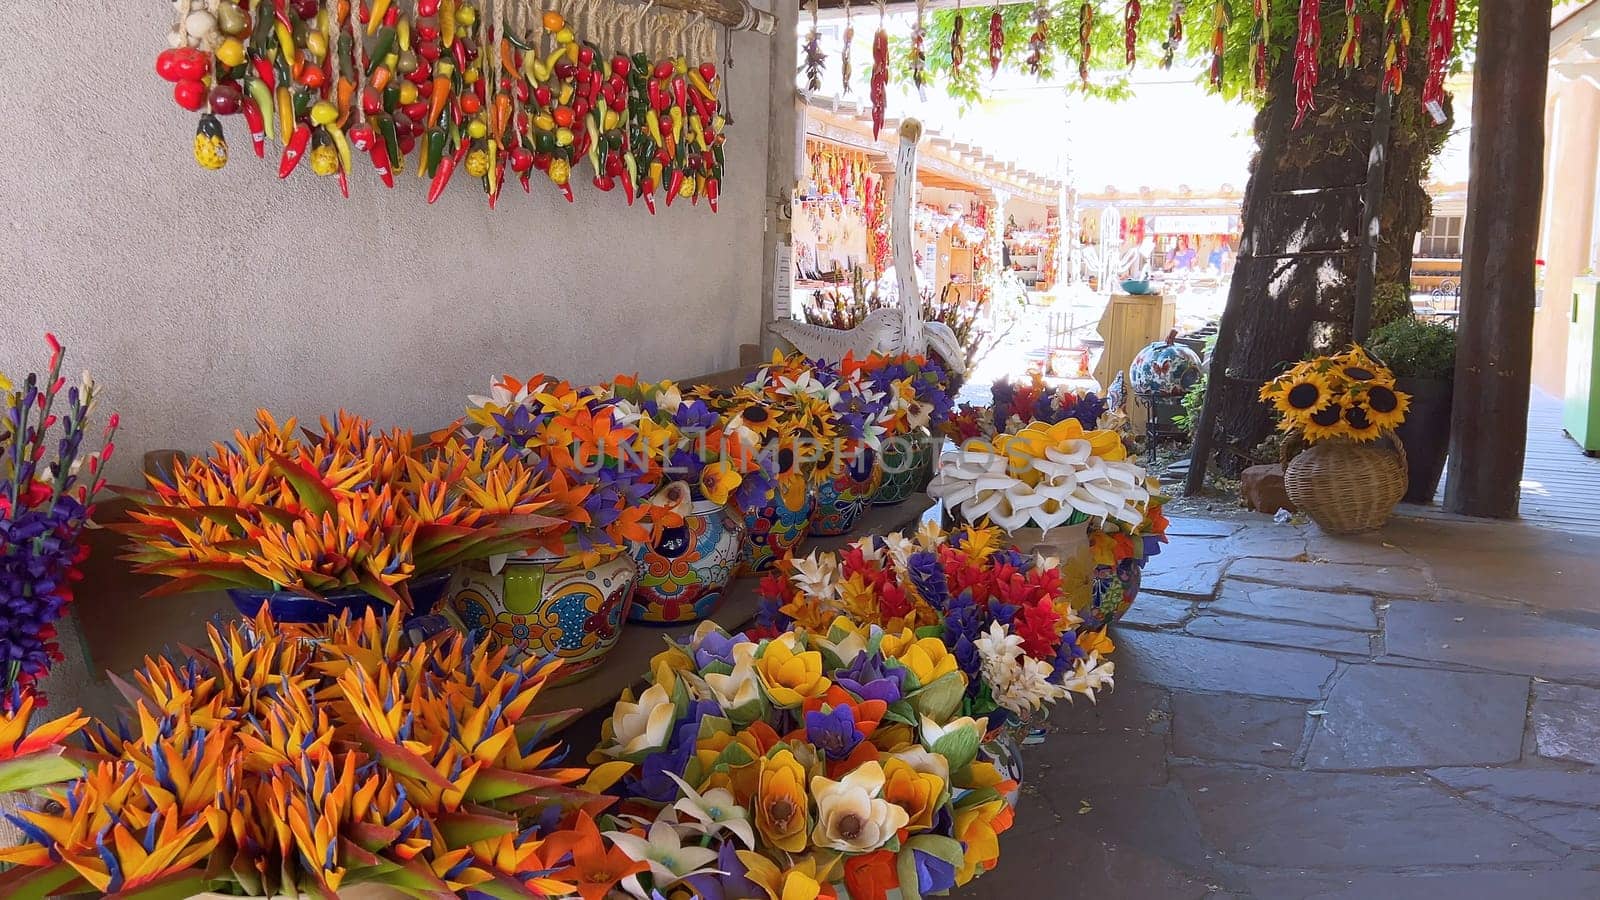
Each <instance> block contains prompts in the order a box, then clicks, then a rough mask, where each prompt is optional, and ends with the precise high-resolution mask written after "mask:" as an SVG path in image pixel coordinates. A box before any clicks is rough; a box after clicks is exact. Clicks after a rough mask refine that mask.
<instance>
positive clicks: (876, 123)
mask: <svg viewBox="0 0 1600 900" xmlns="http://www.w3.org/2000/svg"><path fill="white" fill-rule="evenodd" d="M995 15H999V13H995ZM868 95H869V96H870V97H871V99H872V139H873V140H877V139H878V132H880V131H882V130H883V117H884V114H885V113H886V112H887V111H888V106H889V33H888V32H887V31H884V30H883V28H882V26H879V28H878V31H877V33H876V34H874V35H873V36H872V84H871V86H870V88H869V89H868ZM708 121H709V120H708Z"/></svg>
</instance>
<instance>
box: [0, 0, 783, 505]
mask: <svg viewBox="0 0 1600 900" xmlns="http://www.w3.org/2000/svg"><path fill="white" fill-rule="evenodd" d="M758 3H759V5H763V6H765V3H764V2H760V0H758ZM169 24H170V12H169V6H168V4H166V3H163V2H159V0H137V2H133V0H129V2H119V3H66V2H39V0H32V2H5V3H0V33H3V34H6V35H8V36H9V39H8V41H7V47H8V49H7V50H6V51H5V52H3V53H0V84H4V85H5V86H6V88H5V90H4V91H0V122H5V123H6V129H5V130H6V150H5V159H6V162H5V163H4V164H3V165H0V217H3V218H0V370H3V371H8V372H16V371H19V370H23V371H25V370H26V369H27V368H28V367H31V366H35V365H39V364H42V362H43V359H44V356H45V350H44V347H43V342H42V334H43V333H44V331H46V330H47V329H50V330H54V331H55V332H56V333H58V334H59V335H60V336H61V338H62V339H63V340H64V341H66V342H67V343H69V344H70V345H71V350H70V352H71V357H70V360H69V362H70V363H71V364H72V365H74V366H77V367H89V368H91V369H93V371H94V373H95V375H96V376H97V377H98V378H100V379H101V380H103V381H104V383H105V385H106V394H105V396H106V399H107V405H108V406H109V407H112V408H115V409H118V410H120V411H121V413H122V415H123V422H124V431H123V437H122V439H121V443H122V445H123V449H124V450H125V451H127V452H125V453H124V454H123V455H122V456H121V458H120V460H119V462H120V465H119V466H118V467H117V468H116V469H115V470H114V472H113V474H114V476H116V477H127V476H128V475H129V474H131V467H132V466H133V465H134V463H135V462H136V461H137V460H138V458H139V454H140V452H141V451H143V450H146V449H151V448H157V447H180V448H199V447H203V446H204V445H205V444H206V443H208V442H209V441H211V440H213V439H215V438H220V437H225V436H227V435H228V434H229V433H230V432H231V430H232V429H233V428H235V427H237V426H239V425H242V424H246V423H247V422H248V421H249V419H250V416H251V413H252V411H253V410H254V409H255V408H256V407H257V406H258V405H265V406H267V407H270V408H272V409H273V410H274V411H276V412H278V413H280V414H285V415H288V414H293V415H300V416H312V417H315V416H318V415H321V414H323V413H330V412H333V411H334V410H336V409H338V408H339V407H340V406H345V407H348V408H350V409H352V410H356V411H359V412H361V413H364V414H368V415H371V416H373V417H375V418H376V419H378V420H379V421H380V422H381V423H383V424H386V425H387V424H405V425H411V426H416V427H430V426H436V425H439V424H442V423H445V422H448V421H449V420H450V419H452V418H454V417H455V416H457V415H459V413H460V409H461V406H462V403H463V398H464V396H465V395H466V393H467V392H468V391H474V390H481V388H482V387H484V386H485V385H486V384H487V382H488V380H489V378H490V377H491V376H494V375H496V374H499V373H502V372H512V373H517V374H521V375H527V374H532V373H533V372H535V371H546V372H551V373H558V374H560V375H563V376H569V377H572V378H578V379H594V378H599V377H602V376H607V375H610V374H614V373H616V372H634V371H641V372H643V373H646V374H649V375H656V376H673V377H678V376H686V375H692V374H696V373H700V372H709V371H715V370H717V369H721V368H726V367H728V366H731V365H733V364H734V363H736V362H737V355H738V346H739V344H740V343H741V342H753V341H756V340H758V339H759V332H760V328H761V321H760V319H761V284H760V281H761V278H760V273H761V263H760V254H761V241H762V227H763V222H762V220H763V214H762V207H763V205H764V204H763V199H762V198H763V194H764V193H765V189H766V172H765V169H766V158H767V142H768V136H767V134H766V130H767V112H768V96H769V87H768V85H769V71H768V66H769V59H770V54H769V52H768V48H769V46H770V41H771V40H772V39H770V38H763V37H759V36H754V35H749V34H742V35H737V36H735V38H734V59H735V66H736V67H735V69H734V70H733V78H732V79H731V81H732V87H733V96H732V110H733V112H734V117H735V119H736V122H735V124H733V125H731V126H730V128H729V131H730V138H729V153H728V165H727V175H726V180H725V182H724V185H723V200H722V204H721V212H719V213H718V214H716V215H712V214H711V213H710V212H709V210H707V209H706V208H705V205H704V204H702V205H701V206H699V207H690V206H688V205H687V204H685V205H682V206H679V205H674V207H673V208H672V209H666V208H665V207H662V211H661V214H660V215H658V216H656V217H655V218H651V217H650V216H649V215H648V214H646V213H645V211H644V210H643V208H642V205H640V206H639V207H637V208H635V209H628V208H626V207H625V206H624V204H623V200H622V196H621V192H620V190H619V191H618V192H616V193H615V194H602V193H600V192H599V191H597V190H595V189H593V188H592V187H591V186H590V185H589V184H588V178H587V176H584V177H583V178H582V179H581V180H582V184H580V185H578V186H576V193H577V202H576V203H574V204H571V205H569V204H567V203H566V202H565V201H564V200H563V199H562V198H561V196H560V194H559V193H558V192H557V191H556V190H555V189H554V187H553V186H551V185H548V184H544V185H541V184H540V183H539V181H538V180H537V179H536V180H535V182H534V194H533V196H531V197H529V196H526V195H524V194H523V193H522V192H521V191H520V190H517V189H516V186H515V185H513V186H511V187H508V188H507V189H506V191H505V193H504V194H503V195H502V197H501V202H500V208H499V210H498V211H496V212H490V211H489V210H488V208H487V205H486V203H485V202H484V198H483V196H482V194H481V193H479V192H478V191H476V190H474V189H473V188H472V186H471V185H470V184H469V183H468V180H467V179H466V178H465V176H458V178H457V179H456V180H457V182H458V183H455V184H452V185H451V187H450V189H449V190H448V192H447V193H446V194H445V196H444V197H443V198H441V199H440V201H439V202H438V203H437V204H436V205H435V206H433V207H429V206H428V205H427V204H426V203H425V202H424V198H425V194H426V188H427V185H426V183H425V182H423V181H421V180H418V179H415V178H414V177H412V176H411V175H410V174H407V175H406V176H404V177H402V178H401V179H400V182H399V185H398V186H397V187H396V189H395V190H393V191H385V190H384V189H383V188H382V185H381V184H380V183H379V182H378V181H377V179H376V176H371V175H369V174H368V173H366V172H363V173H362V174H361V175H360V176H359V177H358V178H356V179H355V180H356V181H357V182H358V183H356V184H354V185H352V190H351V193H352V197H351V199H350V200H348V201H346V200H342V199H340V197H339V194H338V188H337V184H336V183H335V179H331V178H330V179H313V178H312V177H311V176H310V175H309V173H304V174H302V173H297V174H296V175H295V177H293V178H291V179H290V180H289V181H288V182H287V183H282V182H279V181H278V179H277V177H276V165H277V163H276V158H275V155H274V154H273V153H272V152H270V151H269V157H273V158H272V159H269V160H267V161H262V160H257V159H256V158H255V157H254V155H252V154H251V153H250V150H249V141H248V139H247V137H246V136H245V135H244V134H243V131H242V123H241V122H240V121H239V120H237V119H235V120H230V121H228V122H227V130H228V136H229V139H230V144H231V147H232V150H233V160H232V161H231V162H230V163H229V165H228V167H227V168H226V169H224V170H223V171H222V172H219V173H212V172H207V171H204V170H202V169H200V168H199V167H198V166H197V165H196V164H195V163H194V161H193V159H192V157H191V143H192V140H193V133H194V124H195V116H194V115H193V114H191V113H187V112H185V111H183V110H182V109H180V108H178V106H177V105H176V104H174V103H173V102H172V101H171V99H170V87H171V86H170V85H169V84H167V83H166V82H164V81H162V80H161V79H159V78H158V77H157V76H156V75H155V73H154V71H153V68H152V64H153V60H154V58H155V55H156V53H157V52H158V51H160V50H161V49H163V48H164V47H165V46H166V31H167V27H168V25H169ZM658 205H659V204H658Z"/></svg>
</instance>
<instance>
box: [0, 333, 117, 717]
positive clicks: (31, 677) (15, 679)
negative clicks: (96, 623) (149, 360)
mask: <svg viewBox="0 0 1600 900" xmlns="http://www.w3.org/2000/svg"><path fill="white" fill-rule="evenodd" d="M45 342H46V343H47V344H48V345H49V347H50V362H49V365H48V366H47V367H46V369H45V373H44V375H42V376H41V375H39V374H38V373H29V374H28V375H27V376H26V377H24V378H23V379H21V381H20V382H18V383H16V384H13V383H12V382H11V381H10V380H9V379H7V378H6V376H5V374H4V373H0V698H14V697H16V696H17V694H18V691H19V690H20V691H22V692H26V693H32V692H34V691H35V690H36V688H35V685H36V684H37V682H38V681H39V679H40V678H42V677H44V676H45V675H46V674H48V673H49V671H50V667H51V665H52V664H53V663H54V662H56V661H58V660H60V659H61V651H60V648H59V647H58V646H57V644H56V640H55V638H56V622H57V621H59V620H60V618H61V616H62V615H63V614H64V613H65V611H66V606H67V604H68V603H69V602H71V600H72V582H74V581H76V580H77V579H78V578H79V577H80V576H79V573H78V570H77V566H78V564H79V563H81V562H83V560H84V558H85V557H86V556H87V555H88V552H89V550H88V547H87V546H86V545H85V544H84V543H83V541H82V534H83V529H84V527H85V526H86V525H87V524H88V522H89V518H90V517H91V516H92V515H93V514H94V498H95V495H96V494H97V493H98V492H99V491H100V489H101V488H103V487H104V486H105V477H104V475H103V474H102V471H101V470H102V466H103V465H104V464H105V463H106V462H107V461H109V460H110V459H111V456H112V454H113V453H114V452H115V449H116V448H115V445H114V444H113V443H112V440H111V439H112V436H113V435H114V434H115V432H116V429H117V416H116V415H115V414H113V415H111V416H110V417H109V418H108V419H107V422H106V426H105V430H104V432H103V441H104V446H103V448H102V449H101V450H100V452H99V453H95V454H88V455H85V448H84V441H85V439H86V438H87V437H88V436H89V434H90V431H91V430H92V424H91V414H92V412H93V409H94V404H95V399H96V397H97V395H98V393H99V389H98V387H97V386H96V385H95V383H94V382H93V381H92V380H90V378H89V376H88V373H85V374H84V376H83V378H82V380H81V381H79V382H78V383H76V384H72V385H70V386H69V385H68V384H67V382H66V379H65V378H64V377H63V376H62V375H61V366H62V360H63V357H64V356H65V355H66V351H65V349H64V348H63V347H62V346H61V343H60V342H59V341H57V340H56V338H55V336H54V335H45ZM7 702H9V700H7V699H0V706H3V705H4V704H5V703H7Z"/></svg>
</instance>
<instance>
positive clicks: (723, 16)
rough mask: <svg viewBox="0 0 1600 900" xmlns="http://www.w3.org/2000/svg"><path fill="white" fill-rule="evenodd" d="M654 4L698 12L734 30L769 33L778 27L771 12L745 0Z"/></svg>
mask: <svg viewBox="0 0 1600 900" xmlns="http://www.w3.org/2000/svg"><path fill="white" fill-rule="evenodd" d="M655 5H656V6H664V7H666V8H668V9H678V10H682V11H684V12H686V13H699V14H701V15H703V16H705V17H706V18H707V19H709V20H710V21H712V22H716V23H717V24H718V25H726V26H728V27H729V28H731V29H733V30H734V31H754V32H755V33H757V34H766V35H770V34H772V33H773V32H774V31H775V30H777V27H778V19H777V17H776V16H774V15H773V14H772V13H769V12H767V11H765V10H760V9H756V8H755V7H754V6H751V5H750V4H749V3H748V2H747V0H655Z"/></svg>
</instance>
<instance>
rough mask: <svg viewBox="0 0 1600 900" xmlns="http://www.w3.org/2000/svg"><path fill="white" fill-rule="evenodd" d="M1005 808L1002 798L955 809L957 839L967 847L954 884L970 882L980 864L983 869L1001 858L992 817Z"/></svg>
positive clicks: (998, 840)
mask: <svg viewBox="0 0 1600 900" xmlns="http://www.w3.org/2000/svg"><path fill="white" fill-rule="evenodd" d="M1005 811H1006V802H1005V801H1004V800H991V801H989V802H988V803H983V804H979V805H978V806H973V807H970V808H968V809H958V810H956V829H955V833H956V840H958V841H960V842H961V843H963V844H965V845H966V849H967V852H966V855H965V856H964V857H962V860H961V868H960V870H959V871H957V872H956V884H966V883H967V882H969V881H971V880H972V879H973V877H974V876H976V875H977V874H978V867H979V866H980V865H981V866H983V868H984V870H985V871H987V870H988V869H991V868H993V867H994V864H995V862H996V861H997V860H998V859H999V858H1000V835H999V834H998V833H997V832H996V831H995V819H996V818H997V817H998V816H1000V815H1001V814H1002V813H1004V812H1005Z"/></svg>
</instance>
